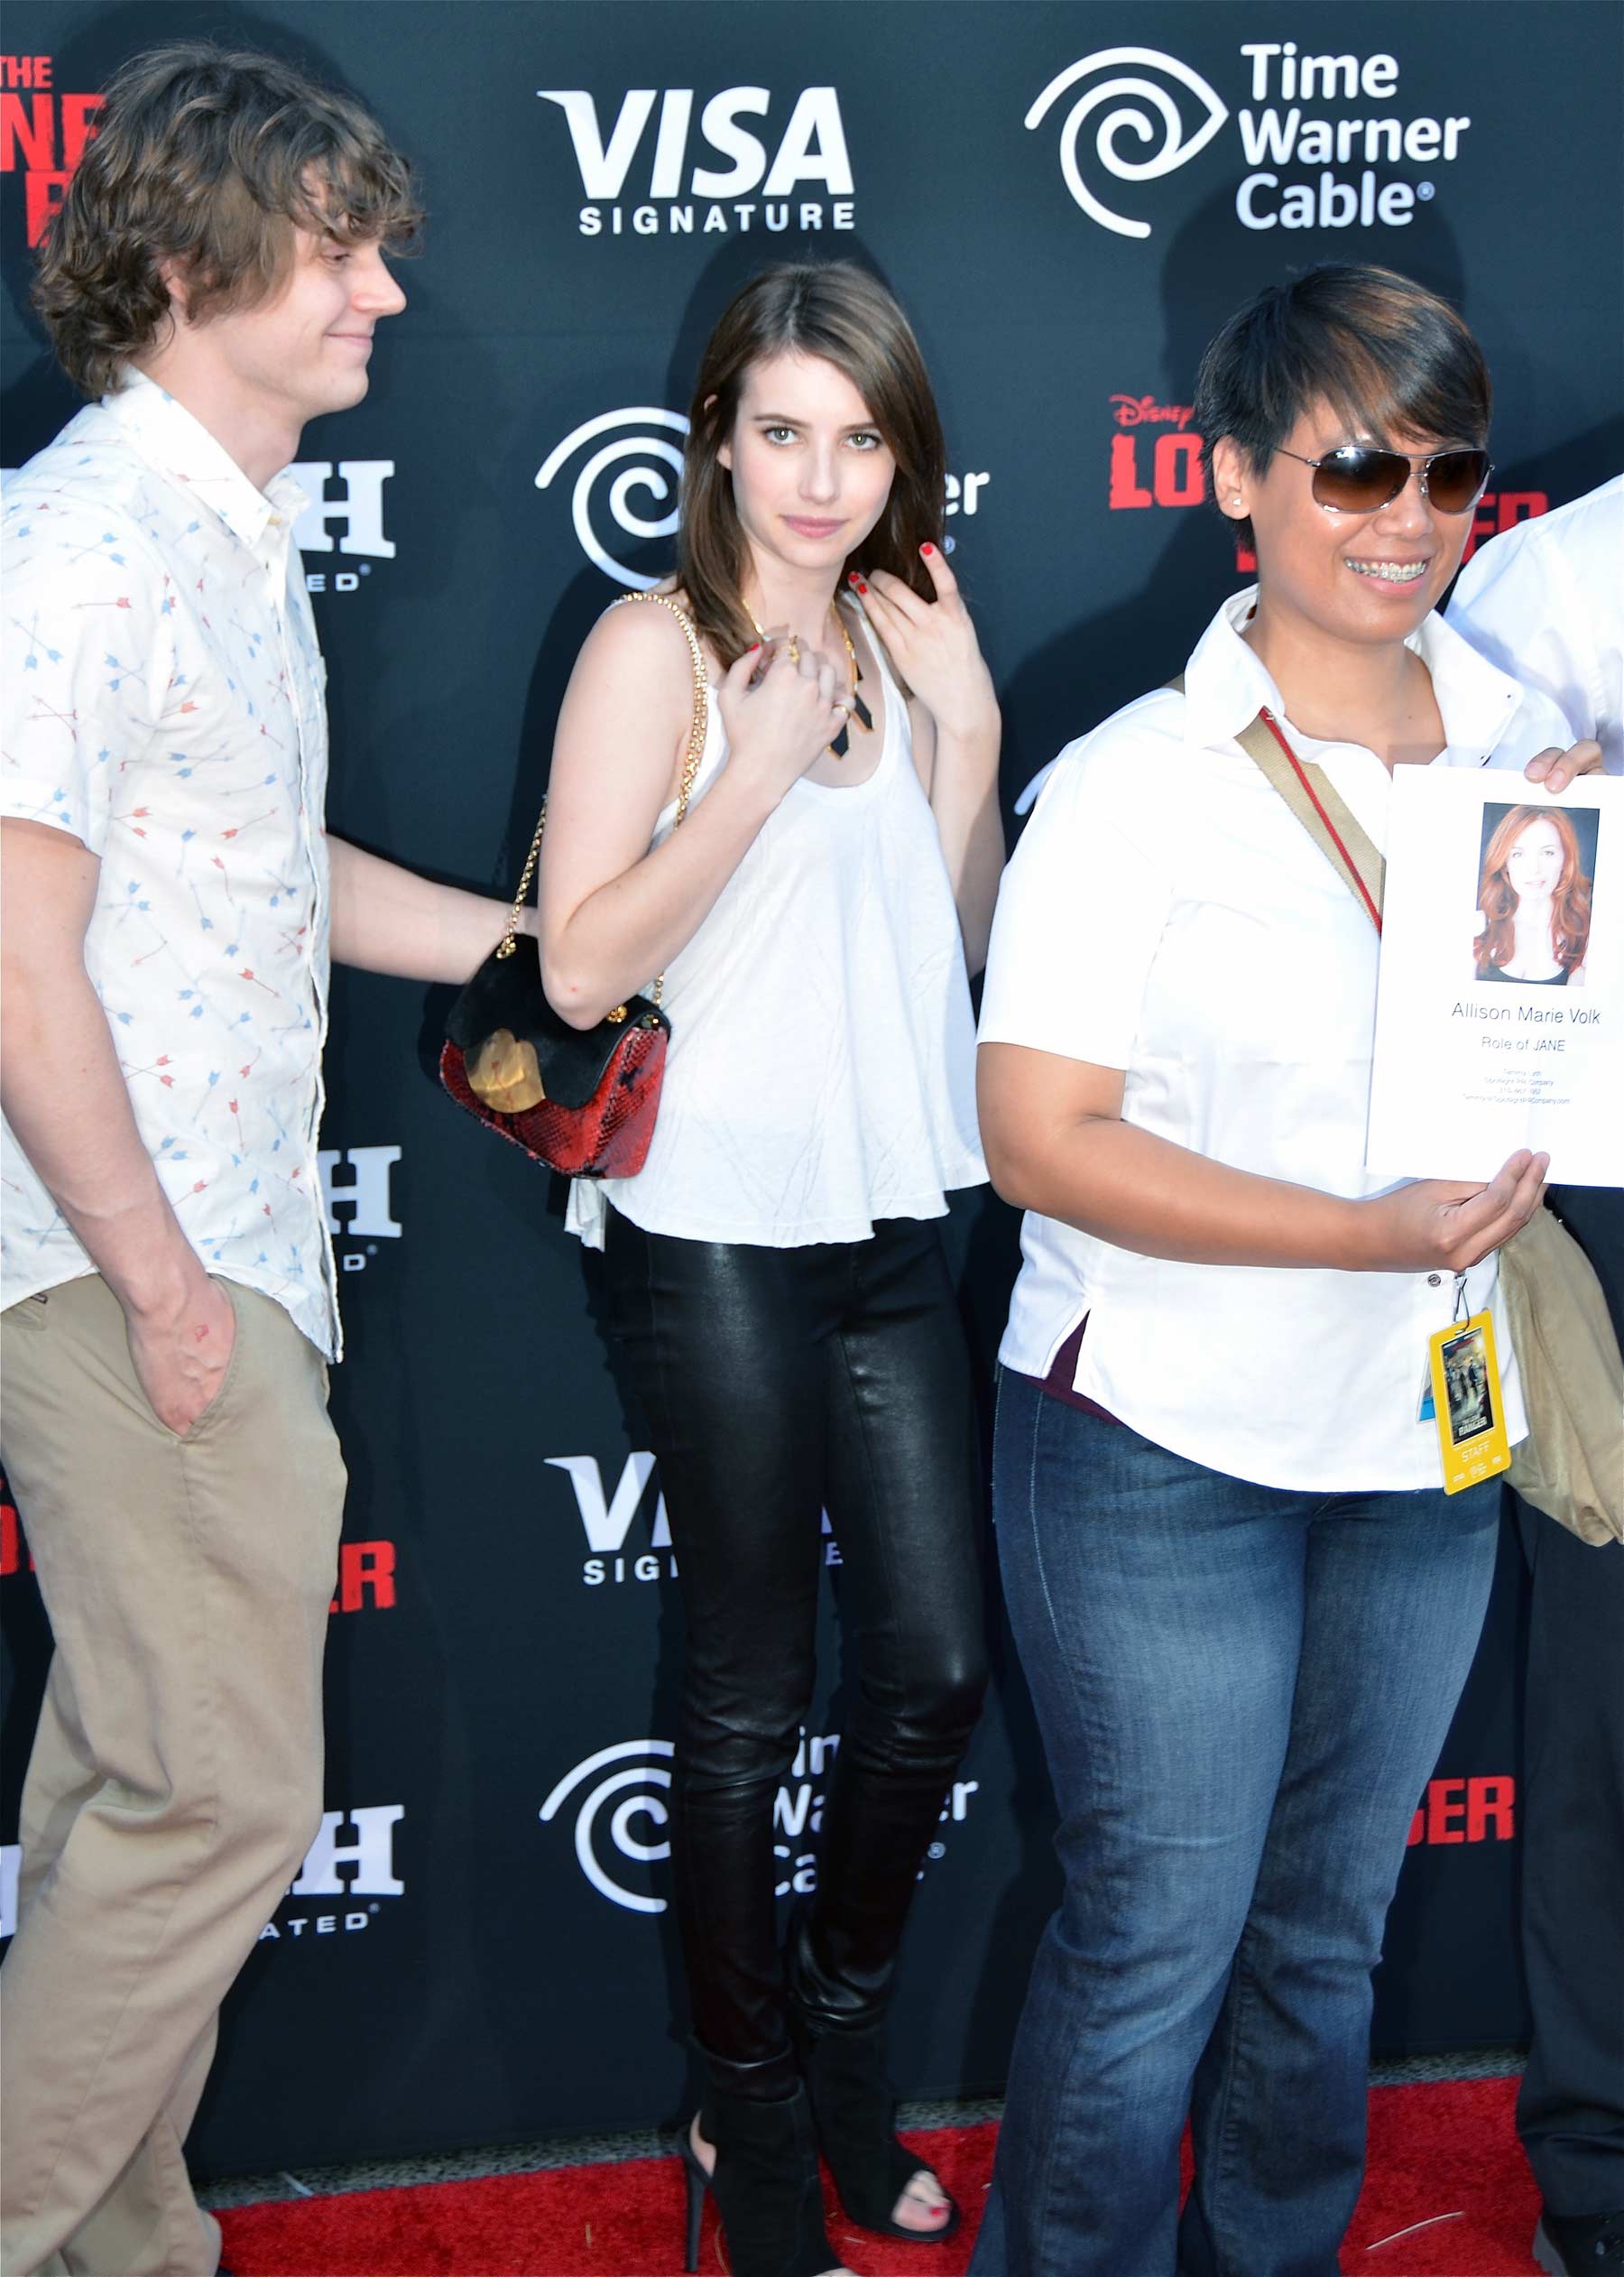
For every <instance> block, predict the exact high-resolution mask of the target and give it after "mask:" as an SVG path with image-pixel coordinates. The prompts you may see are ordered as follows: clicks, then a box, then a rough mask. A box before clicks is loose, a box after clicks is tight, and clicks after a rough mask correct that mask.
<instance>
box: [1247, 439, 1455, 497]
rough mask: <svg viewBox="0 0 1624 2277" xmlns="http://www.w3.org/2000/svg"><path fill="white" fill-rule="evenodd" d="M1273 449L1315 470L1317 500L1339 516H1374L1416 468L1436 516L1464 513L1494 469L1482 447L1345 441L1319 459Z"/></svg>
mask: <svg viewBox="0 0 1624 2277" xmlns="http://www.w3.org/2000/svg"><path fill="white" fill-rule="evenodd" d="M1275 448H1276V449H1278V451H1279V453H1280V456H1281V458H1295V459H1296V462H1297V464H1298V466H1299V467H1313V469H1314V482H1313V486H1312V487H1313V491H1314V496H1315V501H1316V503H1317V504H1320V505H1322V506H1334V507H1335V508H1336V509H1337V511H1338V512H1339V513H1341V514H1373V513H1374V512H1375V511H1376V509H1377V507H1378V506H1390V505H1391V504H1392V503H1393V500H1394V499H1395V498H1396V497H1397V496H1398V494H1399V492H1400V491H1401V490H1402V489H1403V488H1404V486H1405V484H1406V483H1407V481H1408V480H1409V477H1410V467H1411V466H1412V465H1414V466H1415V468H1416V481H1417V482H1418V483H1419V484H1420V486H1421V495H1422V496H1423V497H1424V498H1425V499H1426V502H1427V504H1429V505H1434V506H1436V507H1437V509H1438V511H1439V513H1440V514H1467V513H1469V512H1470V511H1471V509H1472V507H1473V506H1474V505H1475V504H1477V502H1478V499H1479V497H1480V496H1481V494H1482V489H1483V486H1484V484H1485V483H1486V482H1487V481H1488V479H1489V477H1490V474H1491V473H1492V472H1493V468H1492V467H1491V466H1490V459H1489V454H1488V452H1487V451H1486V450H1435V451H1430V452H1428V453H1427V454H1426V457H1422V456H1421V455H1420V454H1419V453H1416V454H1415V455H1414V457H1412V456H1411V455H1409V454H1407V453H1406V452H1404V451H1402V450H1378V449H1376V447H1375V445H1374V444H1371V443H1343V445H1342V446H1341V448H1340V449H1336V450H1332V451H1327V452H1326V454H1325V456H1324V458H1304V457H1303V455H1302V453H1301V452H1300V451H1296V450H1287V449H1283V448H1282V446H1280V445H1279V444H1277V445H1276V446H1275Z"/></svg>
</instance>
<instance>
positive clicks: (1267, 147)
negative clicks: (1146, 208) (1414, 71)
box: [1026, 40, 1472, 237]
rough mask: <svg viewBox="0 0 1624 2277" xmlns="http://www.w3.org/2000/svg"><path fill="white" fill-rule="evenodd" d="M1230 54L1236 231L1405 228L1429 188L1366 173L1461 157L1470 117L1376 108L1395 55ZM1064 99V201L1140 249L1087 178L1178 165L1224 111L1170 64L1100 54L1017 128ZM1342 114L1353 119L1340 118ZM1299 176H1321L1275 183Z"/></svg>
mask: <svg viewBox="0 0 1624 2277" xmlns="http://www.w3.org/2000/svg"><path fill="white" fill-rule="evenodd" d="M1239 52H1240V56H1241V62H1242V66H1243V69H1244V72H1245V94H1244V97H1243V98H1242V101H1241V108H1240V109H1239V110H1238V111H1236V112H1235V114H1234V120H1235V128H1236V133H1237V134H1238V136H1239V138H1240V143H1241V158H1242V160H1243V162H1244V163H1245V165H1246V166H1247V167H1248V168H1249V169H1250V171H1249V172H1247V173H1246V174H1245V175H1244V176H1243V177H1242V179H1241V180H1240V181H1239V182H1238V183H1237V185H1236V189H1235V218H1236V220H1237V221H1238V222H1240V224H1241V227H1242V228H1245V229H1254V230H1266V229H1275V228H1279V229H1351V228H1361V229H1370V228H1376V227H1387V228H1395V229H1401V228H1404V227H1407V225H1408V224H1409V223H1410V222H1411V221H1413V220H1414V218H1415V214H1416V206H1417V205H1424V204H1426V201H1427V200H1428V199H1431V198H1432V197H1433V196H1434V195H1435V191H1436V188H1437V185H1436V183H1435V180H1433V178H1432V176H1431V175H1430V174H1426V173H1424V174H1422V175H1421V176H1419V178H1408V177H1406V176H1402V175H1400V176H1397V177H1393V178H1389V179H1388V180H1382V179H1380V178H1379V173H1378V169H1379V168H1388V167H1396V166H1406V167H1419V168H1426V167H1429V166H1431V165H1433V164H1435V163H1441V164H1443V165H1445V166H1447V165H1453V163H1454V162H1455V161H1456V160H1457V159H1458V158H1459V157H1460V155H1461V146H1462V138H1463V135H1464V134H1466V133H1467V131H1468V130H1469V128H1470V127H1471V125H1472V121H1471V119H1470V118H1469V117H1467V116H1463V115H1457V116H1453V117H1449V118H1433V117H1426V116H1418V117H1412V118H1408V119H1406V118H1402V117H1399V116H1396V115H1394V113H1393V112H1392V110H1391V109H1390V108H1383V107H1381V106H1392V105H1393V103H1394V100H1395V98H1396V97H1397V95H1398V80H1399V65H1398V58H1397V56H1393V55H1388V54H1373V55H1363V56H1361V55H1352V54H1343V55H1301V54H1299V53H1298V51H1297V43H1296V41H1295V40H1250V41H1243V42H1241V48H1240V51H1239ZM1152 74H1153V75H1154V76H1151V75H1152ZM1073 89H1080V90H1081V91H1080V92H1079V93H1078V94H1077V97H1076V99H1075V102H1074V103H1073V104H1072V106H1071V108H1070V109H1069V110H1068V111H1067V112H1066V116H1065V117H1064V119H1063V120H1062V122H1061V127H1060V171H1061V174H1062V176H1063V177H1064V179H1065V181H1066V189H1067V190H1069V191H1070V192H1071V195H1072V197H1073V199H1075V202H1076V203H1077V205H1079V206H1080V207H1081V208H1082V209H1083V211H1084V213H1085V214H1087V215H1088V217H1089V218H1090V219H1091V220H1093V221H1096V222H1098V223H1099V225H1100V227H1102V228H1103V229H1110V230H1112V231H1113V232H1114V233H1115V234H1116V235H1117V236H1122V237H1148V236H1149V235H1150V224H1149V222H1148V221H1141V220H1140V219H1139V218H1137V216H1135V215H1133V214H1131V213H1127V212H1122V211H1120V210H1119V206H1120V205H1121V204H1124V203H1126V202H1128V201H1127V200H1125V199H1121V198H1120V197H1119V195H1118V193H1117V192H1116V191H1114V190H1110V189H1109V186H1108V185H1098V186H1096V185H1097V184H1098V177H1099V176H1100V175H1102V174H1104V175H1109V176H1111V177H1112V179H1113V180H1115V181H1117V182H1123V183H1131V182H1144V181H1149V180H1154V179H1155V178H1156V177H1158V175H1162V174H1170V173H1172V172H1174V171H1176V169H1177V168H1179V167H1181V166H1186V165H1188V163H1189V162H1190V161H1191V160H1192V159H1194V158H1196V157H1198V156H1199V155H1200V154H1201V153H1202V152H1203V151H1204V150H1205V149H1207V148H1208V146H1209V145H1210V144H1211V143H1212V142H1213V138H1214V137H1215V136H1216V135H1217V134H1218V133H1219V132H1220V130H1221V129H1222V128H1223V126H1224V125H1225V124H1226V123H1227V121H1228V120H1229V118H1230V116H1231V113H1230V110H1229V108H1228V106H1226V105H1225V103H1224V101H1223V97H1221V96H1220V95H1219V94H1218V92H1217V90H1216V89H1215V88H1213V87H1211V86H1209V85H1208V83H1207V81H1206V80H1205V79H1203V78H1202V76H1201V74H1200V73H1199V72H1198V71H1195V70H1192V69H1191V68H1190V66H1189V65H1188V64H1187V63H1185V62H1182V61H1181V60H1179V58H1178V57H1176V56H1173V55H1164V54H1162V53H1161V52H1160V51H1158V50H1157V49H1155V48H1102V49H1100V50H1099V51H1097V52H1096V53H1094V54H1093V55H1085V56H1084V57H1083V58H1082V60H1080V61H1079V62H1076V63H1073V64H1071V65H1069V66H1068V67H1067V68H1066V69H1065V70H1064V71H1061V72H1058V73H1057V75H1056V77H1055V78H1054V79H1051V80H1050V81H1049V83H1048V85H1047V87H1046V88H1044V89H1043V92H1042V93H1041V94H1040V95H1039V96H1038V98H1037V100H1036V102H1034V103H1033V105H1032V106H1031V108H1030V109H1029V111H1028V112H1027V115H1026V125H1027V126H1028V128H1029V129H1030V128H1034V127H1037V126H1039V125H1042V123H1043V121H1044V120H1045V119H1046V118H1047V116H1049V114H1050V112H1051V111H1052V110H1053V109H1054V107H1055V106H1056V105H1057V103H1058V102H1059V101H1060V99H1061V97H1063V96H1066V95H1069V94H1070V93H1071V92H1072V91H1073ZM1192 103H1193V104H1194V106H1195V109H1194V112H1193V115H1191V116H1186V114H1189V113H1190V108H1191V105H1192ZM1353 105H1358V106H1360V107H1361V114H1362V115H1361V116H1352V115H1351V114H1350V111H1349V110H1347V109H1345V108H1344V107H1343V106H1353ZM1365 106H1374V108H1373V109H1370V110H1367V109H1366V108H1365ZM1084 128H1087V129H1089V130H1090V133H1089V137H1088V139H1087V141H1086V142H1085V140H1084ZM1303 168H1316V169H1318V170H1319V171H1317V172H1316V173H1308V174H1304V175H1302V176H1301V177H1300V178H1299V179H1296V180H1293V179H1291V178H1290V176H1289V175H1288V174H1287V171H1286V170H1287V169H1303ZM1091 175H1092V176H1093V177H1094V179H1093V180H1091V179H1090V177H1091ZM1108 197H1109V199H1110V200H1111V202H1109V203H1108V202H1107V198H1108Z"/></svg>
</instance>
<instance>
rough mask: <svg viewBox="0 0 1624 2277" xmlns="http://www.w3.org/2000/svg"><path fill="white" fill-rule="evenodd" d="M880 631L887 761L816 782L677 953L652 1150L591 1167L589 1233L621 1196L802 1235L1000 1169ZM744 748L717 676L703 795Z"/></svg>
mask: <svg viewBox="0 0 1624 2277" xmlns="http://www.w3.org/2000/svg"><path fill="white" fill-rule="evenodd" d="M871 644H872V646H873V648H874V651H875V653H876V655H877V656H878V657H879V663H880V676H881V685H882V687H883V689H884V691H885V726H884V742H883V747H882V749H881V754H880V764H879V765H878V766H877V767H876V768H875V770H874V772H873V773H872V775H871V776H870V777H869V778H868V780H867V782H861V783H857V784H855V785H854V787H853V788H851V789H850V790H845V789H834V788H830V787H829V786H827V785H826V784H823V783H817V782H806V781H804V780H803V781H802V782H798V783H796V784H795V785H794V787H793V788H792V789H791V790H790V791H788V792H787V793H786V795H785V797H784V798H783V799H782V800H781V801H780V803H779V805H778V806H777V807H776V808H775V809H774V810H773V812H772V813H771V814H770V816H769V817H768V819H767V821H766V822H765V824H764V825H763V826H762V828H761V831H760V832H759V834H758V835H757V837H756V838H755V840H754V842H753V843H752V846H751V847H750V848H749V850H748V852H747V853H746V854H745V856H744V858H743V861H742V862H741V863H740V864H739V866H738V868H737V869H736V870H735V871H734V874H733V875H732V877H731V878H730V879H729V880H728V882H727V884H726V885H725V886H724V888H723V891H722V893H720V895H719V896H718V897H717V900H716V902H715V906H714V907H713V908H712V910H711V912H710V914H709V915H708V916H707V917H706V920H705V922H704V923H703V924H702V925H701V926H700V928H699V930H698V931H697V933H696V934H695V935H694V938H693V939H692V940H690V941H689V942H688V944H687V947H686V948H685V949H681V950H680V951H679V952H678V955H677V956H675V957H673V958H672V959H671V961H670V964H669V967H667V970H666V984H665V996H664V1005H665V1009H666V1011H667V1012H668V1013H669V1015H670V1021H671V1042H670V1048H669V1051H668V1053H667V1056H666V1066H665V1081H664V1084H663V1087H662V1088H661V1091H660V1113H659V1116H658V1118H657V1120H656V1123H655V1126H654V1139H653V1143H652V1145H651V1147H650V1149H649V1157H648V1160H647V1162H645V1163H644V1165H643V1167H642V1169H641V1171H639V1172H638V1174H637V1176H636V1177H635V1178H617V1179H610V1180H602V1181H600V1180H594V1179H577V1180H574V1182H573V1183H572V1185H571V1187H570V1190H569V1208H568V1212H567V1217H566V1220H565V1222H566V1224H567V1226H568V1227H569V1229H570V1231H571V1232H572V1233H576V1234H578V1235H579V1236H581V1238H582V1240H583V1241H584V1242H586V1245H587V1246H588V1247H589V1248H593V1249H601V1248H602V1247H603V1244H604V1208H605V1205H606V1204H607V1203H610V1202H612V1203H613V1204H614V1208H616V1209H618V1210H620V1211H622V1212H623V1214H624V1215H625V1216H626V1217H630V1218H631V1219H632V1221H633V1222H634V1223H635V1224H637V1225H639V1226H643V1227H645V1228H646V1229H647V1230H648V1231H649V1232H651V1233H659V1234H675V1235H678V1236H681V1237H682V1238H684V1239H686V1240H690V1241H729V1242H747V1243H753V1244H755V1245H759V1246H761V1247H763V1248H770V1249H793V1248H798V1247H799V1246H800V1245H802V1244H804V1243H807V1242H815V1241H864V1240H866V1239H867V1238H868V1236H870V1235H871V1234H872V1232H873V1229H874V1221H875V1219H876V1218H882V1217H942V1216H944V1215H945V1214H946V1208H947V1204H946V1194H947V1193H948V1192H949V1191H950V1190H951V1189H953V1188H955V1187H958V1186H977V1185H980V1184H982V1183H983V1181H984V1180H985V1178H986V1175H987V1170H986V1165H985V1163H984V1162H983V1160H982V1152H981V1144H980V1141H979V1138H978V1136H977V1133H976V1124H975V1069H974V1062H975V1031H974V1025H973V1020H972V1017H971V1012H970V990H969V984H968V982H967V980H966V977H965V973H964V949H963V947H962V944H961V942H960V939H959V928H958V916H957V912H956V911H955V908H954V903H953V889H952V886H951V884H950V883H949V881H948V876H947V866H946V862H945V861H944V860H943V858H942V847H941V841H940V839H939V838H937V827H936V818H935V817H934V815H933V814H932V813H931V810H930V803H929V801H928V800H927V798H926V796H925V791H924V787H923V785H922V784H921V782H920V781H919V776H918V769H917V768H916V767H915V765H914V763H913V737H912V733H911V730H910V728H909V718H908V711H907V708H906V706H905V704H904V702H903V699H902V695H901V691H900V690H899V688H898V686H897V683H896V681H895V680H894V679H893V678H892V676H891V673H890V670H889V668H888V667H887V665H886V662H885V659H884V656H883V654H881V652H880V650H879V645H878V643H877V642H871ZM852 732H853V739H854V741H855V740H856V738H857V736H858V735H859V734H860V732H861V731H860V730H858V729H855V728H854V730H853V731H852ZM726 759H727V742H726V737H725V735H724V731H723V727H722V718H721V712H720V709H719V708H718V706H717V704H716V702H715V683H714V682H713V684H712V702H711V707H710V723H709V727H708V730H707V732H706V739H705V750H704V753H703V754H702V756H701V759H700V763H699V770H698V773H697V776H696V777H695V782H694V791H693V798H694V800H695V801H697V800H699V799H700V798H702V797H703V796H704V795H705V792H706V790H707V789H708V788H709V786H710V785H711V784H712V783H713V782H715V780H716V777H717V776H718V774H719V773H721V771H722V768H723V767H724V764H726ZM676 812H677V808H676V802H675V801H672V803H671V804H670V805H669V807H667V808H666V810H665V811H664V812H663V813H662V814H661V815H660V819H659V821H658V822H657V823H656V825H655V829H654V838H653V841H652V843H653V844H654V845H655V846H658V845H659V844H660V841H661V839H662V838H665V837H666V836H667V835H668V834H669V830H670V828H671V825H672V822H673V821H674V819H675V818H676Z"/></svg>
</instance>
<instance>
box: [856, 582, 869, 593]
mask: <svg viewBox="0 0 1624 2277" xmlns="http://www.w3.org/2000/svg"><path fill="white" fill-rule="evenodd" d="M857 590H858V591H859V593H866V592H867V591H868V588H867V586H866V585H864V583H863V579H861V578H859V579H858V580H857Z"/></svg>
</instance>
